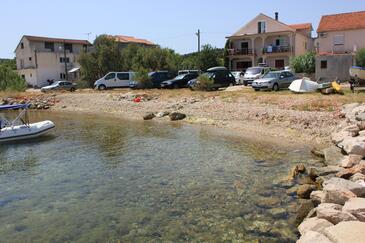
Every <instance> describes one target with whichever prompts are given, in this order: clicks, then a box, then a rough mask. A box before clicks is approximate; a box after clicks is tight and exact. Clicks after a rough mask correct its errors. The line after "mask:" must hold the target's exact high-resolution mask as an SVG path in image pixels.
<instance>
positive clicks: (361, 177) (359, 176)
mask: <svg viewBox="0 0 365 243" xmlns="http://www.w3.org/2000/svg"><path fill="white" fill-rule="evenodd" d="M359 180H365V175H364V174H361V173H356V174H354V175H353V176H351V177H350V181H352V182H357V181H359Z"/></svg>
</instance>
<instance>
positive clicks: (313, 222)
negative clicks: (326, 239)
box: [298, 217, 333, 235]
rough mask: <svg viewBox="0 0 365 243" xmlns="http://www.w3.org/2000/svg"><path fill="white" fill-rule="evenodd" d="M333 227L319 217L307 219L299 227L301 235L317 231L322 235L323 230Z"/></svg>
mask: <svg viewBox="0 0 365 243" xmlns="http://www.w3.org/2000/svg"><path fill="white" fill-rule="evenodd" d="M330 226H333V224H332V223H331V222H329V221H328V220H326V219H319V218H317V217H314V218H308V219H305V220H304V221H303V222H302V223H301V224H300V225H299V226H298V230H299V233H300V234H301V235H304V234H305V233H307V232H308V231H316V232H318V233H322V230H323V229H325V228H328V227H330Z"/></svg>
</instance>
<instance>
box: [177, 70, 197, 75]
mask: <svg viewBox="0 0 365 243" xmlns="http://www.w3.org/2000/svg"><path fill="white" fill-rule="evenodd" d="M188 73H195V74H198V75H199V74H200V73H201V71H200V70H179V72H178V73H177V75H181V74H188Z"/></svg>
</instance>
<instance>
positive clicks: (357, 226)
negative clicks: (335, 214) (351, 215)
mask: <svg viewBox="0 0 365 243" xmlns="http://www.w3.org/2000/svg"><path fill="white" fill-rule="evenodd" d="M364 232H365V223H363V222H358V221H357V222H356V221H350V222H341V223H339V224H337V225H334V226H331V227H328V228H326V229H324V233H325V235H326V236H327V238H328V239H330V240H331V241H333V242H336V243H337V242H340V243H342V242H343V243H347V242H348V243H365V237H364Z"/></svg>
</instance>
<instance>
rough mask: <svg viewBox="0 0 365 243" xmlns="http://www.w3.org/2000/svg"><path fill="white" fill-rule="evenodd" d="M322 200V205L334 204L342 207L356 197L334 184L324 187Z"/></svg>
mask: <svg viewBox="0 0 365 243" xmlns="http://www.w3.org/2000/svg"><path fill="white" fill-rule="evenodd" d="M323 192H324V198H323V199H322V203H335V204H340V205H344V204H345V203H346V202H347V201H348V200H350V199H351V198H355V197H356V195H355V194H354V193H353V192H351V191H350V190H347V189H345V188H342V187H338V186H336V185H334V184H329V185H326V186H325V187H324V189H323Z"/></svg>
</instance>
